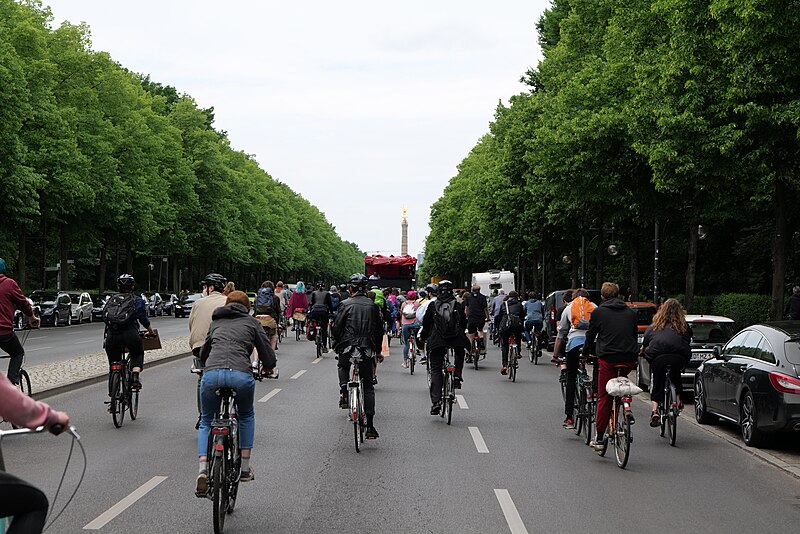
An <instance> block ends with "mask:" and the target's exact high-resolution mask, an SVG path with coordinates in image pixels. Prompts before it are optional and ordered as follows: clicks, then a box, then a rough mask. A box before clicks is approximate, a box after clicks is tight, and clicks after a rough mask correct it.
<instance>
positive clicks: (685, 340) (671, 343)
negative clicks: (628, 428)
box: [642, 299, 692, 427]
mask: <svg viewBox="0 0 800 534" xmlns="http://www.w3.org/2000/svg"><path fill="white" fill-rule="evenodd" d="M691 342H692V332H691V330H689V327H688V326H687V324H686V310H684V309H683V306H681V304H680V302H678V301H677V300H675V299H667V301H666V302H665V303H664V304H662V305H661V307H659V308H658V311H657V312H656V314H655V315H654V316H653V324H651V325H650V326H649V327H648V328H647V330H646V331H645V333H644V341H642V352H644V356H645V358H647V361H648V362H649V363H650V372H651V373H652V375H653V383H652V384H650V401H651V404H652V406H651V407H652V410H653V412H652V414H651V415H650V426H652V427H656V426H659V424H660V423H661V420H660V418H659V416H658V406H659V404H661V403H662V402H664V381H665V377H666V372H667V367H669V368H670V379H671V380H672V383H673V385H674V386H675V391H676V393H677V398H676V399H675V400H676V401H677V402H678V406H679V407H683V403H682V402H681V392H682V386H681V371H682V370H683V368H684V367H686V364H687V363H688V362H689V360H690V359H691V357H692V349H691Z"/></svg>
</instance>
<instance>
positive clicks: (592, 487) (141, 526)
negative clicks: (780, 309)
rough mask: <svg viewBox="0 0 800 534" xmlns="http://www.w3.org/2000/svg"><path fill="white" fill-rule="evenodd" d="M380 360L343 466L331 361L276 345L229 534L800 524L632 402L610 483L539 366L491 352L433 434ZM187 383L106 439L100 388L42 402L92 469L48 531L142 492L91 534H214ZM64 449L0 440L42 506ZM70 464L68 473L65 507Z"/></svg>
mask: <svg viewBox="0 0 800 534" xmlns="http://www.w3.org/2000/svg"><path fill="white" fill-rule="evenodd" d="M392 351H393V355H392V356H391V357H390V358H389V359H387V360H386V362H385V363H384V364H383V365H382V366H381V367H380V370H379V379H380V383H379V384H378V385H377V389H376V394H377V415H376V417H375V425H376V427H377V428H378V430H379V432H380V434H381V437H380V439H378V440H376V441H371V442H367V443H365V444H364V446H363V448H362V452H361V453H360V454H357V453H356V452H355V450H354V447H353V443H352V441H353V440H352V429H351V426H350V424H349V423H348V421H347V419H346V416H345V412H344V411H342V410H339V409H338V407H337V379H336V367H335V366H336V362H335V361H334V359H333V356H332V355H327V356H326V357H325V358H324V359H322V360H321V361H318V362H316V363H314V357H313V345H312V344H311V343H309V342H307V341H301V342H296V341H294V340H289V341H284V343H283V344H282V345H281V347H280V350H279V352H278V357H279V367H280V370H281V377H280V379H279V380H270V381H267V380H265V381H264V382H262V383H259V384H258V386H257V388H258V391H257V395H256V399H263V398H265V397H268V396H269V398H268V400H266V401H265V402H259V403H257V405H256V420H257V427H256V444H255V448H254V454H253V461H252V465H253V468H254V470H255V476H256V478H255V480H254V481H253V482H251V483H245V484H242V486H241V488H240V492H239V495H240V498H239V501H238V503H237V508H236V511H235V513H234V514H233V515H232V516H229V519H228V521H227V522H226V532H231V533H245V532H303V533H313V532H350V531H353V532H380V533H394V532H398V533H400V532H429V533H449V532H470V533H471V532H475V533H506V532H515V533H516V532H525V531H527V532H531V533H533V532H628V531H636V532H667V531H675V530H678V529H680V530H684V529H689V530H702V531H704V532H726V533H729V532H734V531H735V532H747V531H755V532H768V531H784V530H786V529H787V528H788V529H789V530H791V529H792V528H793V527H791V525H793V524H794V525H797V524H798V521H800V498H798V495H800V482H798V480H797V479H795V478H793V477H791V476H789V475H787V474H785V473H784V472H782V471H780V470H778V469H776V468H774V467H772V466H770V465H768V464H766V463H764V462H762V461H761V460H759V459H757V458H754V457H753V456H752V455H750V454H748V453H747V452H745V451H743V450H741V449H739V448H737V447H734V446H732V445H731V444H729V443H726V442H725V441H723V440H721V439H720V438H718V437H715V436H713V435H711V434H709V433H708V432H705V431H703V430H701V429H699V428H698V427H696V426H694V425H690V424H687V421H684V420H679V428H678V431H679V434H678V446H677V447H676V448H671V447H669V446H668V444H667V443H666V440H665V439H663V438H660V437H658V435H657V433H656V432H655V431H654V430H653V429H650V428H649V427H648V426H647V423H646V421H647V418H646V414H647V410H648V409H647V407H646V405H645V404H644V403H642V402H639V401H636V402H637V404H635V405H634V410H635V412H636V413H637V415H638V419H639V422H638V423H637V424H636V425H635V426H634V437H635V441H634V443H633V445H632V455H631V460H630V463H629V464H628V467H627V469H625V470H621V469H619V468H617V467H616V464H615V462H614V460H613V459H612V458H610V457H606V458H601V457H599V456H597V454H596V453H594V452H593V451H591V450H590V449H589V448H588V447H586V446H585V445H584V444H583V443H582V441H581V440H580V439H579V438H577V437H576V436H575V435H574V434H573V433H572V432H571V431H567V430H564V429H562V428H561V421H562V419H563V417H564V416H563V413H562V403H561V394H560V392H559V388H558V383H557V370H556V369H555V368H554V367H552V366H549V365H539V366H535V367H534V366H533V365H532V364H531V363H529V362H528V361H527V360H522V361H521V368H520V372H519V376H518V380H517V382H516V383H511V382H510V381H508V380H507V379H506V378H505V377H503V376H501V375H500V374H499V372H498V369H499V360H500V355H499V352H498V351H497V350H496V349H494V348H492V349H491V350H490V355H489V358H488V359H487V362H488V363H487V364H486V367H485V368H483V369H481V370H479V371H475V370H473V369H465V371H464V377H465V383H464V389H463V390H462V394H463V401H464V406H463V407H462V408H456V409H455V413H454V415H453V424H452V426H447V425H446V424H445V423H444V421H443V420H442V419H441V418H439V417H431V416H429V415H428V410H429V407H430V403H429V399H428V394H427V388H426V386H427V384H426V380H425V374H424V368H420V367H418V368H417V369H418V371H422V372H420V373H417V374H415V375H414V376H409V374H408V371H407V370H405V369H402V368H401V366H400V361H401V357H400V354H399V351H398V347H396V346H394V345H393V346H392ZM188 368H189V360H188V359H183V360H178V361H175V362H172V363H168V364H163V365H160V366H157V367H153V368H151V369H146V370H145V372H144V374H143V376H142V380H143V383H144V390H143V392H142V400H141V404H140V410H139V419H137V420H136V421H132V422H130V421H128V420H126V422H125V425H124V426H123V427H122V428H121V429H115V428H114V427H113V424H112V422H111V417H110V416H109V415H108V414H107V413H105V412H104V406H103V404H102V402H103V400H104V398H105V391H104V388H105V385H103V384H100V385H94V386H89V387H85V388H82V389H79V390H75V391H72V392H68V393H64V394H61V395H57V396H54V397H50V398H49V399H48V402H49V403H50V404H51V405H53V406H55V407H58V408H59V409H65V410H67V411H69V412H70V414H71V415H72V417H73V420H74V423H75V425H76V426H77V427H78V428H79V431H80V433H81V435H82V437H83V442H84V444H85V447H86V452H87V455H88V459H89V463H88V468H87V470H86V479H85V481H84V483H83V486H81V488H80V490H79V492H78V494H77V496H76V497H75V500H74V502H73V503H72V504H71V505H70V506H69V507H68V508H67V510H66V511H65V512H64V515H63V516H62V517H61V518H60V519H59V520H58V523H57V524H56V525H55V531H56V532H79V531H81V530H82V529H83V528H84V527H85V526H87V525H90V524H92V522H93V521H94V522H95V523H94V524H95V525H98V521H97V518H101V517H103V514H104V513H106V512H107V511H108V510H112V511H113V510H116V509H118V508H116V509H115V508H114V507H115V505H117V503H120V501H123V499H125V498H126V497H127V496H129V495H131V494H132V493H134V491H135V490H137V489H138V488H141V487H142V486H143V485H146V484H148V483H149V485H147V486H145V487H144V488H143V489H142V490H141V491H140V492H138V493H136V494H135V495H134V497H132V498H131V501H133V502H132V504H131V505H130V507H128V508H127V509H124V510H122V511H120V512H119V513H118V515H114V514H113V513H112V514H110V515H113V517H110V518H109V517H108V515H107V516H105V518H104V519H102V520H101V521H99V523H103V522H104V521H105V520H106V519H108V522H107V523H105V524H104V525H103V526H102V528H101V529H100V530H101V531H102V532H108V533H128V532H143V533H151V532H152V533H155V532H177V533H184V532H186V533H190V532H191V533H194V532H211V531H213V529H212V516H211V513H212V511H211V502H210V501H208V500H204V499H197V498H196V497H194V494H193V490H194V480H195V476H196V472H197V459H196V455H195V448H196V433H195V431H194V423H195V420H196V408H195V387H196V379H195V377H194V376H193V375H190V374H189V372H188ZM301 371H305V372H303V373H301ZM277 390H280V391H277ZM276 391H277V392H276ZM270 395H271V396H270ZM687 416H691V412H689V413H687ZM481 438H482V440H483V443H485V449H483V450H484V452H480V450H479V446H480V445H481ZM69 441H70V440H69V438H68V437H59V438H55V437H52V436H44V435H40V436H29V437H28V436H26V437H21V438H20V437H15V438H13V439H12V438H9V439H6V440H5V441H4V443H3V452H4V454H5V457H6V465H7V467H8V468H9V471H11V472H14V473H16V474H17V475H19V476H22V477H23V478H25V479H27V480H30V481H32V482H34V483H35V484H37V485H39V486H41V487H43V488H45V489H46V491H47V493H48V495H50V496H51V498H52V495H53V492H54V491H55V488H56V486H57V484H58V480H59V477H60V475H61V470H62V469H63V464H64V461H65V458H66V454H67V451H68V448H69ZM81 464H82V462H81V460H80V458H78V459H77V460H75V461H73V464H72V466H73V467H72V468H71V470H70V473H69V474H68V477H67V482H66V484H65V487H66V490H67V494H69V493H70V492H71V490H72V488H74V485H75V481H76V474H77V471H78V468H79V467H80V466H81ZM154 477H164V478H154ZM148 489H149V491H146V490H148ZM135 497H138V499H137V498H135ZM62 502H63V501H62ZM56 508H58V509H60V506H56ZM516 514H518V516H517V515H516ZM523 529H524V530H523Z"/></svg>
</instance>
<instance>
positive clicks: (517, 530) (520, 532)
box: [494, 489, 528, 534]
mask: <svg viewBox="0 0 800 534" xmlns="http://www.w3.org/2000/svg"><path fill="white" fill-rule="evenodd" d="M494 495H495V497H497V500H498V502H499V503H500V508H502V509H503V515H504V516H506V523H508V528H509V529H510V530H511V534H528V529H527V528H525V524H524V523H523V522H522V518H521V517H520V516H519V512H518V511H517V507H516V506H514V501H512V500H511V495H509V493H508V490H506V489H496V490H494Z"/></svg>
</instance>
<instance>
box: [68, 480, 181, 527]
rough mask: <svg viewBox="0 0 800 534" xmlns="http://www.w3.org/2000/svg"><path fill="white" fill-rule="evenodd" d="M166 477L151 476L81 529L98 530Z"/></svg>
mask: <svg viewBox="0 0 800 534" xmlns="http://www.w3.org/2000/svg"><path fill="white" fill-rule="evenodd" d="M166 479H167V477H153V478H151V479H150V480H148V481H147V482H145V483H144V484H142V485H141V486H139V487H138V488H137V489H135V490H134V491H133V493H131V494H130V495H128V496H127V497H125V498H124V499H122V500H121V501H119V502H118V503H117V504H115V505H114V506H112V507H111V508H109V509H108V510H106V511H105V512H103V513H102V514H100V515H99V516H98V517H97V519H95V520H93V521H91V522H90V523H89V524H87V525H86V526H85V527H83V530H100V529H101V528H103V527H104V526H106V525H107V524H108V523H109V522H110V521H111V520H113V519H114V518H115V517H117V516H118V515H119V514H121V513H122V512H124V511H125V510H127V509H128V508H130V506H131V505H133V504H134V503H135V502H136V501H138V500H139V499H141V498H142V497H144V496H145V495H147V494H148V493H149V492H150V490H152V489H153V488H155V487H156V486H158V485H159V484H161V483H162V482H164V481H165V480H166Z"/></svg>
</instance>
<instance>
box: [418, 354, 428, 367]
mask: <svg viewBox="0 0 800 534" xmlns="http://www.w3.org/2000/svg"><path fill="white" fill-rule="evenodd" d="M419 363H420V365H425V364H426V363H428V358H426V357H425V356H423V357H422V358H420V359H419Z"/></svg>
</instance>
